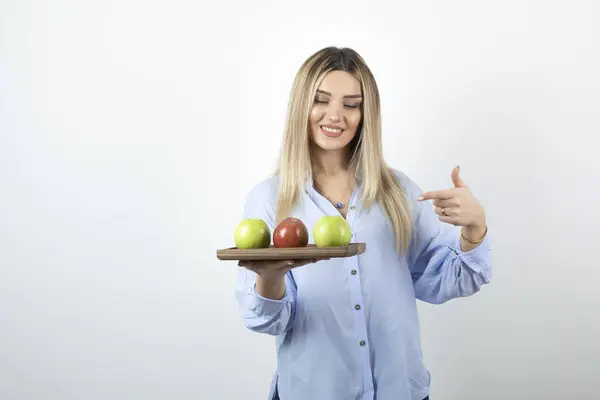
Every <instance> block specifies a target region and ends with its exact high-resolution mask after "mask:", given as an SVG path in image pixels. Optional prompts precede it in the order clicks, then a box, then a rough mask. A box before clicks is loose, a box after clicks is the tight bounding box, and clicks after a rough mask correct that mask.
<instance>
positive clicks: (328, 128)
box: [321, 125, 344, 137]
mask: <svg viewBox="0 0 600 400" xmlns="http://www.w3.org/2000/svg"><path fill="white" fill-rule="evenodd" d="M321 132H323V134H324V135H325V136H328V137H338V136H340V135H341V134H342V133H343V132H344V130H343V129H342V128H340V127H336V126H333V125H321Z"/></svg>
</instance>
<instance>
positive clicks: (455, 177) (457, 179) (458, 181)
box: [451, 165, 467, 188]
mask: <svg viewBox="0 0 600 400" xmlns="http://www.w3.org/2000/svg"><path fill="white" fill-rule="evenodd" d="M459 173H460V166H458V165H457V166H456V167H454V169H453V170H452V175H451V177H452V183H454V187H457V188H459V187H467V185H466V184H465V182H464V181H463V180H462V179H461V177H460V176H459Z"/></svg>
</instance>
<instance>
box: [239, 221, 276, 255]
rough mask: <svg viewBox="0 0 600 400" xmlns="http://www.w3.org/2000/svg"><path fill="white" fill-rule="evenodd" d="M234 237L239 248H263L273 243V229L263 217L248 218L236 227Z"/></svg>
mask: <svg viewBox="0 0 600 400" xmlns="http://www.w3.org/2000/svg"><path fill="white" fill-rule="evenodd" d="M234 239H235V247H237V248H238V249H262V248H266V247H269V245H270V244H271V231H270V230H269V226H268V225H267V223H266V222H265V221H263V220H262V219H257V218H247V219H245V220H243V221H241V222H240V223H239V224H238V226H237V227H236V229H235V234H234Z"/></svg>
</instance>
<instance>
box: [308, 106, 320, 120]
mask: <svg viewBox="0 0 600 400" xmlns="http://www.w3.org/2000/svg"><path fill="white" fill-rule="evenodd" d="M321 119H323V111H321V110H320V109H319V108H318V107H313V109H312V110H311V111H310V123H311V124H317V123H318V122H319V121H321Z"/></svg>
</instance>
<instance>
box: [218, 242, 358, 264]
mask: <svg viewBox="0 0 600 400" xmlns="http://www.w3.org/2000/svg"><path fill="white" fill-rule="evenodd" d="M366 248H367V245H366V243H350V244H349V245H348V246H335V247H317V246H315V245H314V244H309V245H308V246H306V247H289V248H277V247H274V246H273V245H271V246H270V247H269V248H264V249H238V248H237V247H230V248H228V249H221V250H217V258H218V259H219V260H235V261H241V260H244V261H261V260H306V259H311V258H322V257H324V258H342V257H352V256H356V255H358V254H362V253H364V252H365V250H366Z"/></svg>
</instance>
